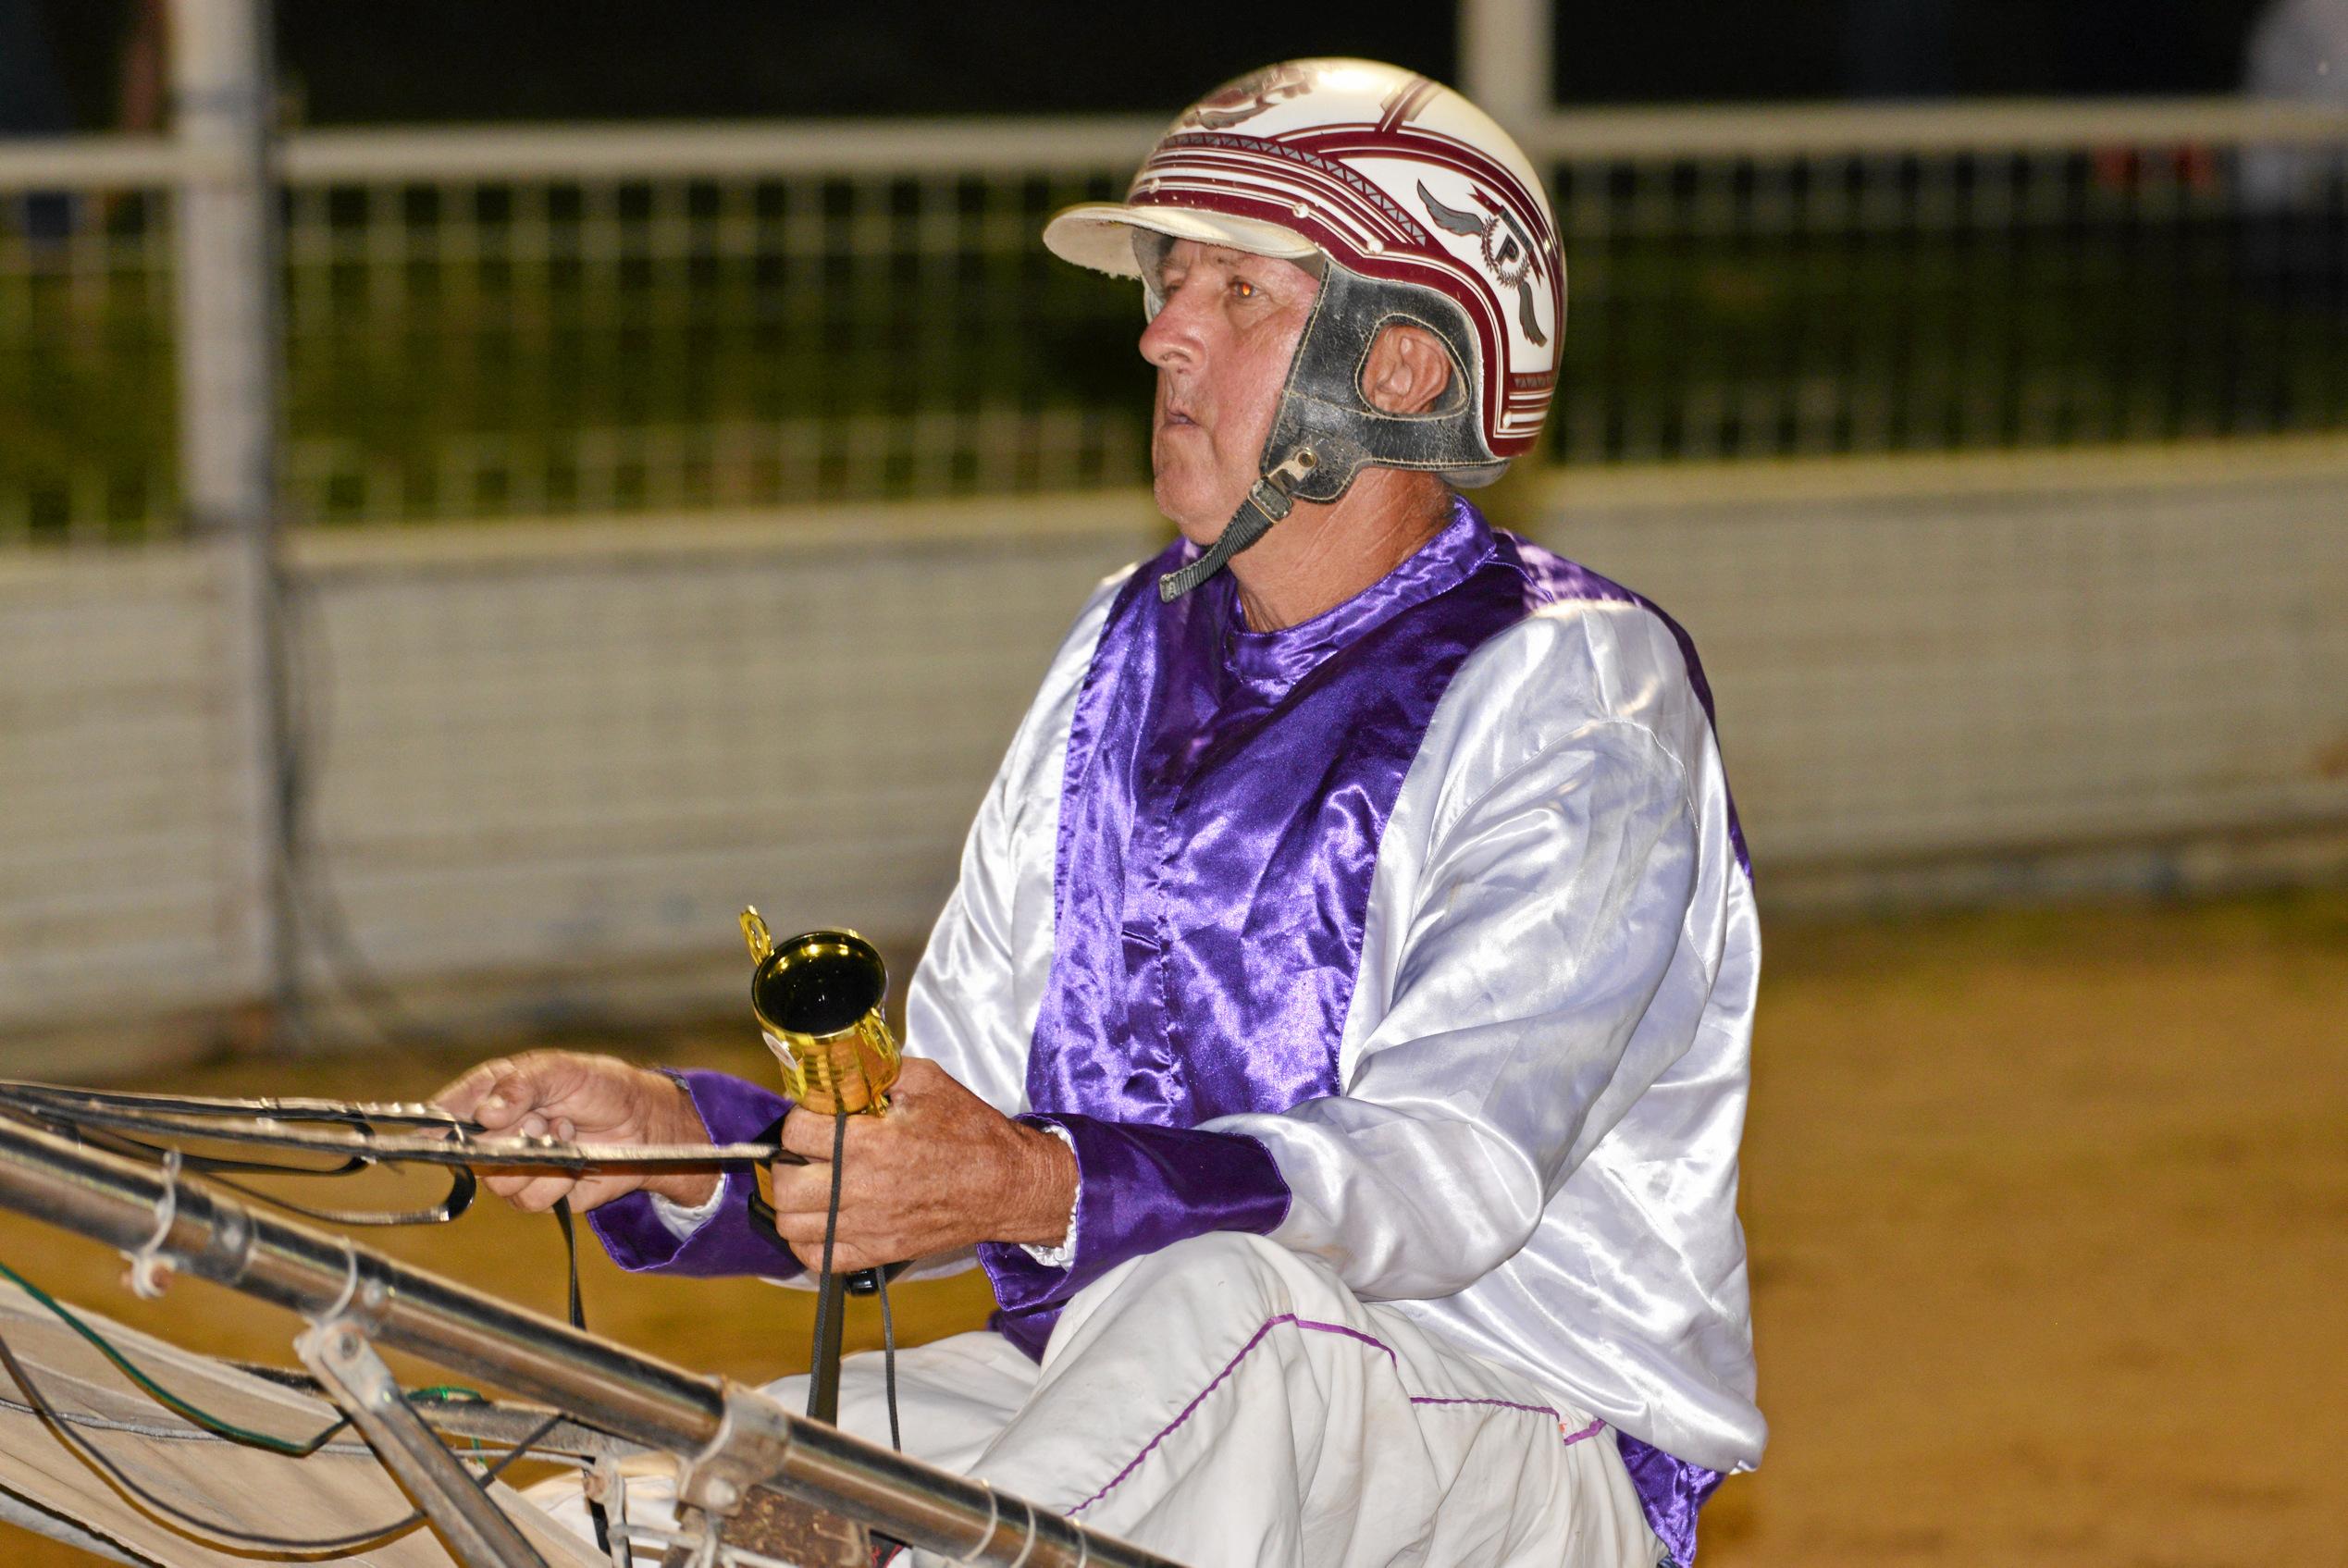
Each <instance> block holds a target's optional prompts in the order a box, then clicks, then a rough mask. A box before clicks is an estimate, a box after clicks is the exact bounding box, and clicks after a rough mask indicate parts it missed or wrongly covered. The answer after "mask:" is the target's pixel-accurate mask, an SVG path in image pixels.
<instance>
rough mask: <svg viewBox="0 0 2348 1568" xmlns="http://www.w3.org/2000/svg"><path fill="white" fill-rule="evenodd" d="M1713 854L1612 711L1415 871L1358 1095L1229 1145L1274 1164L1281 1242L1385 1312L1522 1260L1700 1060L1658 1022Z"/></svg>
mask: <svg viewBox="0 0 2348 1568" xmlns="http://www.w3.org/2000/svg"><path fill="white" fill-rule="evenodd" d="M1422 760H1424V759H1422ZM1395 828H1403V829H1404V833H1405V836H1408V833H1409V830H1408V828H1407V827H1406V826H1405V825H1404V824H1402V823H1396V824H1393V825H1392V826H1391V827H1390V834H1391V833H1392V832H1393V831H1394V829H1395ZM1698 836H1699V835H1698V823H1697V816H1696V812H1695V810H1694V809H1693V807H1692V805H1691V802H1690V799H1689V794H1688V789H1687V780H1686V777H1685V772H1684V770H1683V768H1682V766H1681V764H1680V762H1679V760H1678V759H1677V758H1675V757H1674V754H1673V752H1672V751H1671V750H1670V749H1668V748H1667V747H1665V745H1664V744H1663V742H1662V740H1661V739H1660V738H1659V737H1658V736H1657V735H1655V734H1654V733H1653V731H1651V730H1650V728H1648V727H1647V726H1646V725H1645V724H1644V723H1642V722H1637V721H1636V720H1633V719H1628V718H1624V717H1619V716H1613V715H1605V714H1594V715H1588V716H1586V717H1584V718H1582V719H1581V720H1580V721H1579V722H1576V723H1574V724H1573V725H1572V726H1571V727H1568V728H1565V729H1563V731H1562V733H1559V734H1556V735H1554V736H1553V737H1552V738H1549V739H1547V740H1546V742H1545V743H1543V744H1540V745H1539V747H1538V748H1537V749H1533V750H1532V751H1531V752H1530V754H1529V755H1528V756H1526V757H1524V758H1523V759H1521V760H1518V761H1514V762H1512V763H1510V764H1509V765H1508V766H1507V768H1506V770H1505V771H1504V772H1501V773H1500V774H1499V776H1498V777H1497V778H1496V779H1494V780H1493V781H1492V782H1491V783H1490V784H1489V785H1488V786H1486V787H1484V788H1482V789H1481V791H1480V792H1479V793H1478V794H1477V795H1476V796H1475V797H1474V798H1473V799H1472V800H1469V801H1468V802H1466V803H1465V804H1464V806H1461V807H1459V808H1457V809H1456V810H1455V812H1454V813H1452V815H1451V816H1450V820H1449V821H1446V822H1443V823H1441V824H1440V826H1439V827H1438V828H1437V829H1436V830H1435V831H1432V832H1430V833H1427V840H1426V852H1425V855H1424V859H1423V861H1422V862H1420V863H1417V864H1415V865H1411V866H1409V867H1407V868H1406V869H1404V870H1402V871H1400V872H1397V873H1395V875H1396V876H1399V878H1400V881H1401V882H1402V883H1404V884H1406V885H1404V886H1403V889H1402V899H1401V907H1400V909H1399V911H1398V915H1397V919H1396V921H1395V924H1396V926H1397V928H1398V929H1397V930H1396V931H1395V932H1394V933H1393V934H1394V936H1395V937H1396V938H1397V939H1398V941H1399V956H1398V961H1396V962H1394V963H1393V965H1392V968H1391V971H1390V979H1389V978H1387V977H1385V976H1379V975H1374V974H1366V975H1365V976H1364V984H1365V985H1366V986H1367V987H1368V988H1369V989H1370V990H1371V991H1372V992H1378V991H1385V992H1386V993H1387V994H1385V995H1384V996H1382V997H1375V998H1373V999H1372V1004H1371V1005H1373V1006H1376V1005H1377V1004H1378V1003H1379V1002H1382V1004H1383V1010H1382V1013H1381V1014H1378V1015H1377V1016H1376V1021H1375V1023H1374V1026H1373V1027H1371V1028H1370V1029H1369V1030H1368V1031H1367V1032H1366V1035H1365V1036H1364V1037H1363V1038H1362V1040H1361V1041H1360V1043H1359V1045H1358V1048H1357V1049H1353V1050H1350V1051H1349V1052H1348V1054H1347V1057H1348V1059H1347V1062H1346V1068H1347V1070H1346V1075H1345V1079H1344V1092H1343V1093H1341V1094H1340V1095H1336V1096H1332V1097H1329V1098H1326V1099H1320V1100H1314V1101H1308V1102H1306V1103H1305V1104H1304V1105H1298V1106H1296V1107H1294V1108H1293V1109H1291V1111H1289V1112H1287V1113H1286V1114H1283V1115H1279V1116H1252V1115H1251V1116H1238V1117H1223V1118H1220V1119H1217V1120H1216V1121H1213V1122H1209V1123H1207V1124H1206V1125H1207V1127H1209V1128H1210V1129H1212V1130H1217V1131H1228V1132H1243V1133H1246V1134H1248V1135H1249V1136H1251V1137H1254V1138H1255V1139H1258V1140H1260V1141H1261V1142H1263V1143H1264V1144H1265V1145H1266V1147H1267V1148H1268V1149H1269V1150H1270V1151H1271V1153H1272V1156H1273V1158H1274V1160H1275V1161H1276V1162H1277V1163H1278V1165H1279V1169H1280V1174H1281V1175H1282V1177H1283V1178H1285V1179H1286V1180H1287V1182H1288V1184H1289V1187H1290V1189H1291V1193H1292V1199H1291V1205H1290V1209H1289V1213H1288V1215H1287V1216H1286V1218H1285V1219H1284V1220H1283V1222H1282V1223H1281V1225H1280V1226H1279V1229H1278V1230H1276V1231H1275V1232H1274V1235H1273V1239H1274V1240H1277V1241H1280V1242H1282V1243H1283V1244H1285V1245H1287V1246H1289V1247H1290V1248H1291V1249H1293V1250H1295V1251H1298V1252H1302V1253H1311V1254H1313V1255H1315V1256H1317V1257H1320V1258H1323V1259H1325V1260H1327V1261H1328V1263H1329V1264H1330V1266H1332V1267H1334V1268H1335V1269H1336V1270H1337V1272H1338V1273H1339V1275H1340V1276H1341V1278H1343V1279H1344V1280H1345V1282H1346V1283H1347V1284H1348V1285H1350V1286H1351V1287H1353V1290H1354V1291H1355V1292H1356V1293H1357V1294H1359V1295H1361V1296H1363V1297H1365V1298H1368V1299H1378V1300H1426V1299H1430V1298H1435V1297H1440V1296H1447V1295H1450V1294H1452V1293H1453V1292H1456V1291H1458V1290H1463V1289H1464V1288H1466V1287H1467V1286H1469V1285H1471V1284H1473V1283H1474V1282H1475V1281H1477V1279H1479V1278H1483V1277H1484V1276H1485V1275H1486V1274H1488V1273H1489V1272H1490V1271H1491V1270H1493V1269H1494V1268H1496V1267H1498V1266H1501V1264H1503V1263H1505V1262H1506V1261H1507V1260H1508V1259H1510V1258H1511V1257H1513V1256H1514V1255H1515V1254H1516V1253H1517V1252H1518V1251H1519V1249H1521V1248H1523V1247H1524V1246H1525V1245H1526V1241H1528V1240H1529V1239H1530V1238H1531V1237H1532V1235H1533V1233H1534V1231H1535V1228H1537V1227H1538V1226H1539V1224H1540V1222H1541V1218H1542V1214H1543V1211H1544V1209H1545V1208H1546V1207H1547V1205H1548V1204H1549V1203H1550V1201H1551V1199H1552V1198H1553V1197H1554V1196H1555V1195H1556V1194H1557V1192H1558V1191H1559V1189H1560V1188H1561V1187H1563V1184H1564V1182H1565V1180H1566V1179H1567V1178H1568V1177H1569V1176H1570V1175H1571V1174H1572V1173H1573V1172H1574V1170H1575V1169H1576V1167H1578V1166H1579V1165H1580V1164H1581V1162H1582V1161H1583V1160H1584V1158H1585V1157H1586V1156H1587V1155H1588V1153H1589V1151H1590V1150H1591V1149H1592V1148H1593V1147H1595V1146H1596V1144H1597V1143H1598V1142H1599V1141H1600V1140H1601V1139H1602V1138H1604V1136H1605V1135H1606V1133H1607V1131H1608V1130H1609V1129H1610V1128H1611V1127H1613V1125H1614V1123H1615V1122H1616V1121H1617V1120H1619V1119H1620V1117H1622V1116H1623V1114H1624V1113H1625V1111H1626V1110H1627V1109H1628V1107H1629V1106H1630V1105H1631V1104H1632V1103H1633V1102H1634V1101H1636V1100H1637V1097H1638V1096H1639V1094H1640V1093H1643V1092H1644V1091H1645V1089H1646V1088H1647V1087H1648V1085H1649V1084H1650V1083H1651V1082H1653V1081H1654V1080H1655V1079H1656V1078H1657V1077H1658V1076H1659V1075H1660V1074H1662V1072H1663V1071H1664V1070H1666V1068H1668V1067H1669V1066H1670V1064H1671V1062H1672V1061H1673V1060H1674V1059H1676V1056H1677V1054H1678V1052H1680V1051H1684V1050H1685V1049H1686V1046H1687V1040H1686V1038H1685V1036H1684V1035H1680V1036H1678V1037H1677V1039H1676V1045H1675V1046H1674V1040H1673V1035H1674V1031H1648V1032H1649V1033H1650V1034H1651V1035H1653V1036H1654V1038H1652V1039H1650V1040H1643V1039H1642V1031H1641V1024H1642V1021H1643V1020H1644V1019H1646V1018H1647V1016H1648V1011H1649V1005H1650V1002H1651V1001H1652V1000H1653V998H1654V997H1655V995H1656V994H1657V991H1658V990H1659V988H1660V987H1661V986H1662V983H1663V981H1664V978H1665V975H1666V973H1667V971H1668V970H1669V969H1671V967H1672V965H1673V964H1674V961H1675V955H1678V954H1679V953H1680V951H1681V936H1682V929H1683V922H1684V920H1685V917H1686V915H1687V909H1688V906H1689V899H1690V895H1691V893H1692V891H1693V888H1694V885H1695V882H1696V875H1697V858H1698ZM1393 849H1394V846H1387V847H1386V848H1385V849H1382V850H1381V861H1382V863H1381V874H1382V876H1383V875H1385V874H1386V873H1389V872H1390V871H1393V868H1391V867H1389V866H1387V865H1385V864H1383V861H1384V859H1385V858H1388V856H1389V854H1390V852H1391V851H1393ZM1399 853H1401V854H1402V855H1403V857H1404V858H1415V857H1413V856H1411V854H1410V851H1409V848H1408V847H1407V846H1405V847H1404V848H1403V850H1401V851H1399ZM1389 880H1390V881H1391V880H1392V878H1389ZM1393 891H1394V890H1393V889H1392V888H1390V889H1389V892H1390V893H1391V892H1393ZM1364 963H1365V969H1375V968H1377V966H1378V958H1377V956H1376V955H1374V954H1368V953H1366V954H1365V960H1364ZM1361 1005H1362V1004H1361V999H1360V998H1359V996H1358V995H1357V1003H1356V1006H1357V1007H1358V1006H1361ZM1642 1046H1644V1047H1646V1048H1641V1047H1642Z"/></svg>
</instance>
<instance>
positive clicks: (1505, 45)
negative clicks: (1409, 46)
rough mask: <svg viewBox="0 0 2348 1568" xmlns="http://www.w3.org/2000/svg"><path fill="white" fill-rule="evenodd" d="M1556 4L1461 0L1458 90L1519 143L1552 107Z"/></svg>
mask: <svg viewBox="0 0 2348 1568" xmlns="http://www.w3.org/2000/svg"><path fill="white" fill-rule="evenodd" d="M1553 14H1554V0H1460V4H1459V78H1460V80H1459V85H1460V91H1462V92H1463V93H1466V94H1467V96H1468V97H1469V98H1471V99H1473V100H1474V101H1475V103H1476V105H1477V107H1478V108H1480V109H1482V110H1483V111H1484V112H1485V113H1486V114H1488V115H1489V116H1491V117H1493V118H1494V119H1496V120H1498V121H1500V122H1501V125H1502V126H1504V127H1506V128H1507V129H1508V130H1509V131H1510V132H1511V133H1513V134H1514V135H1516V136H1519V137H1522V136H1524V135H1526V133H1527V132H1529V131H1530V130H1532V129H1533V128H1534V127H1536V126H1538V125H1539V124H1540V123H1541V122H1542V121H1543V120H1545V119H1547V118H1548V117H1550V115H1551V112H1552V111H1553V110H1554V108H1555V106H1556V93H1555V83H1554V64H1555V62H1554V59H1553V57H1552V53H1551V51H1552V45H1551V36H1552V34H1551V27H1552V22H1553Z"/></svg>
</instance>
